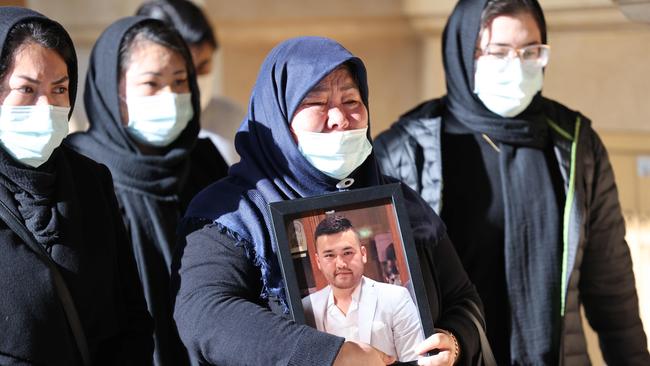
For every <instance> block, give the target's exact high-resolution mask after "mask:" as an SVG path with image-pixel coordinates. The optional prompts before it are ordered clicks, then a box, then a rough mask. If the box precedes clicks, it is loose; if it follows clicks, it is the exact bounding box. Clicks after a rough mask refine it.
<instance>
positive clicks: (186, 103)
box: [126, 93, 194, 147]
mask: <svg viewBox="0 0 650 366" xmlns="http://www.w3.org/2000/svg"><path fill="white" fill-rule="evenodd" d="M126 105H127V108H128V110H129V124H128V125H127V128H126V130H127V131H128V133H129V135H131V137H133V138H134V139H135V140H137V141H138V142H140V143H143V144H147V145H152V146H158V147H161V146H167V145H169V144H171V143H172V142H174V141H175V140H176V139H177V138H178V136H179V135H180V134H181V133H182V132H183V130H184V129H185V127H187V124H188V123H189V121H190V120H191V119H192V117H194V109H193V108H192V95H191V94H190V93H184V94H176V93H164V94H158V95H152V96H147V97H129V98H127V100H126Z"/></svg>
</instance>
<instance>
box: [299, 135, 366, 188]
mask: <svg viewBox="0 0 650 366" xmlns="http://www.w3.org/2000/svg"><path fill="white" fill-rule="evenodd" d="M294 133H295V134H296V137H297V139H298V150H300V152H301V153H302V155H303V156H304V157H305V158H306V159H307V161H309V162H310V163H311V165H313V166H314V167H315V168H316V169H318V170H320V171H321V172H323V173H325V174H327V175H329V176H330V177H332V178H336V179H343V178H346V177H347V176H348V175H350V173H352V172H353V171H354V170H355V169H356V168H358V167H359V165H361V164H363V162H364V161H365V160H366V158H367V157H368V155H370V152H371V151H372V145H370V141H368V138H367V137H366V134H367V133H368V127H366V128H360V129H358V130H350V131H340V132H339V131H336V132H330V133H319V132H307V131H294Z"/></svg>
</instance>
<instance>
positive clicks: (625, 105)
mask: <svg viewBox="0 0 650 366" xmlns="http://www.w3.org/2000/svg"><path fill="white" fill-rule="evenodd" d="M540 2H541V4H542V6H543V7H544V9H545V12H546V17H547V22H548V28H549V44H550V45H551V47H552V52H551V61H550V64H549V66H548V68H547V70H546V77H545V86H544V94H545V95H546V96H548V97H551V98H554V99H558V100H559V101H561V102H563V103H565V104H567V105H568V106H570V107H572V108H574V109H577V110H580V111H582V112H583V113H584V114H585V115H587V116H589V117H590V118H591V119H592V122H593V125H594V126H595V128H596V129H597V131H598V132H599V134H600V135H601V137H602V138H603V140H604V142H605V144H606V145H607V147H608V149H609V153H610V157H611V161H612V164H613V166H614V170H615V173H616V178H617V182H618V187H619V194H620V198H621V203H622V205H623V210H624V213H625V217H626V220H627V232H628V235H627V239H628V243H629V245H630V249H631V252H632V255H633V260H634V270H635V273H636V278H637V287H638V290H639V295H640V302H641V311H642V315H643V317H644V320H645V326H646V333H648V332H649V331H650V0H618V1H612V0H541V1H540ZM140 3H141V1H137V0H109V1H107V0H22V1H19V0H16V1H0V4H4V5H21V6H27V7H30V8H33V9H35V10H38V11H40V12H42V13H44V14H46V15H48V16H50V17H51V18H53V19H55V20H58V21H59V22H61V23H62V24H63V25H64V26H65V27H66V29H68V31H69V32H70V33H71V35H72V37H73V39H74V41H75V44H76V47H77V52H78V56H79V61H80V72H81V74H80V80H81V85H80V86H81V88H80V94H79V97H81V95H82V92H83V80H84V78H85V75H84V74H85V70H86V67H87V59H88V55H89V53H90V49H91V48H92V45H93V43H94V41H95V39H96V38H97V36H98V35H99V34H100V33H101V31H102V30H103V29H104V28H105V27H106V26H107V25H108V24H110V23H111V22H113V21H114V20H115V19H117V18H119V17H122V16H126V15H131V14H133V12H134V11H135V9H136V8H137V7H138V6H139V5H140ZM198 3H199V4H202V5H203V6H204V8H205V9H206V11H207V13H208V15H209V17H210V18H211V20H212V21H213V24H214V25H215V26H216V29H217V35H218V38H219V42H220V45H221V48H220V50H219V52H218V53H217V67H218V73H217V77H216V78H215V81H214V82H215V88H216V90H217V91H218V93H219V94H221V95H222V96H224V97H227V98H229V99H230V100H231V101H233V102H234V103H236V104H238V105H239V106H241V107H242V108H243V109H245V107H246V105H247V99H248V95H249V93H250V90H251V88H252V86H253V83H254V80H255V77H256V74H257V70H258V68H259V65H260V64H261V62H262V60H263V58H264V56H265V55H266V53H267V52H268V51H269V50H270V49H271V48H272V47H273V46H274V45H275V44H277V43H278V42H279V41H281V40H283V39H286V38H289V37H293V36H298V35H322V36H328V37H331V38H334V39H336V40H338V41H339V42H341V43H343V44H344V45H345V46H346V47H347V48H349V49H350V50H351V51H352V52H353V53H355V54H357V55H358V56H360V57H361V58H362V59H363V60H364V61H365V63H366V65H367V68H368V72H369V83H370V91H371V93H370V113H371V114H370V115H371V121H372V129H373V134H377V133H379V132H381V131H382V130H384V129H386V128H388V126H390V124H391V123H392V122H393V121H395V120H396V119H397V117H398V116H399V115H400V114H401V113H403V112H405V111H407V110H408V109H410V108H412V107H413V106H415V105H416V104H418V103H420V102H422V101H424V100H426V99H429V98H433V97H436V96H440V95H442V94H443V93H444V90H445V88H444V85H445V84H444V74H443V70H442V60H441V53H440V49H441V41H440V39H441V34H442V29H443V27H444V23H445V20H446V18H447V16H448V14H449V13H450V12H451V9H452V7H453V5H454V3H455V1H453V0H327V1H324V0H206V1H198ZM626 14H627V16H626ZM631 18H632V19H633V20H631ZM643 19H645V22H644V21H643ZM81 105H82V103H78V104H77V106H78V107H77V110H76V112H75V126H77V127H76V128H83V126H84V123H85V122H84V121H85V116H84V111H83V109H82V108H80V107H81ZM588 337H589V344H590V351H591V352H592V360H593V361H594V363H595V364H597V365H598V364H602V359H601V358H600V355H599V352H598V349H597V348H598V347H597V346H596V342H597V341H596V340H595V338H594V335H593V334H590V335H589V336H588Z"/></svg>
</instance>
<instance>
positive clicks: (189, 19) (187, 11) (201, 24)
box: [137, 0, 218, 50]
mask: <svg viewBox="0 0 650 366" xmlns="http://www.w3.org/2000/svg"><path fill="white" fill-rule="evenodd" d="M137 15H142V16H146V17H149V18H154V19H158V20H162V21H163V22H165V23H166V24H168V25H169V26H171V27H174V28H175V29H176V30H177V31H178V33H179V34H180V35H181V37H183V40H185V42H186V43H187V45H188V46H198V45H199V44H201V43H204V42H207V43H208V44H209V45H210V46H212V47H214V49H215V50H216V49H217V48H218V43H217V39H216V37H215V35H214V30H213V29H212V26H211V25H210V22H209V21H208V18H206V16H205V14H204V13H203V11H201V9H200V8H199V7H198V6H196V5H195V4H194V3H192V2H191V1H187V0H168V1H162V0H155V1H150V2H146V3H144V4H142V5H141V6H140V8H139V9H138V11H137Z"/></svg>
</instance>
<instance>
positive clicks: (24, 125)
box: [0, 105, 70, 168]
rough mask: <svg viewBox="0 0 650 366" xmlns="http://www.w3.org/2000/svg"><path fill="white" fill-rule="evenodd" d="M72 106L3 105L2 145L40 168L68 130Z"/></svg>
mask: <svg viewBox="0 0 650 366" xmlns="http://www.w3.org/2000/svg"><path fill="white" fill-rule="evenodd" d="M69 113H70V107H55V106H51V105H40V106H37V105H30V106H5V105H3V106H1V107H0V145H2V147H3V148H4V149H5V151H7V152H8V153H9V155H11V156H12V157H13V158H14V159H16V160H17V161H19V162H21V163H23V164H26V165H29V166H31V167H34V168H37V167H39V166H41V165H42V164H43V163H45V162H46V161H47V160H48V159H49V158H50V156H52V152H53V151H54V149H56V148H57V147H59V145H61V142H62V141H63V139H64V138H65V136H66V135H67V134H68V114H69Z"/></svg>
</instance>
